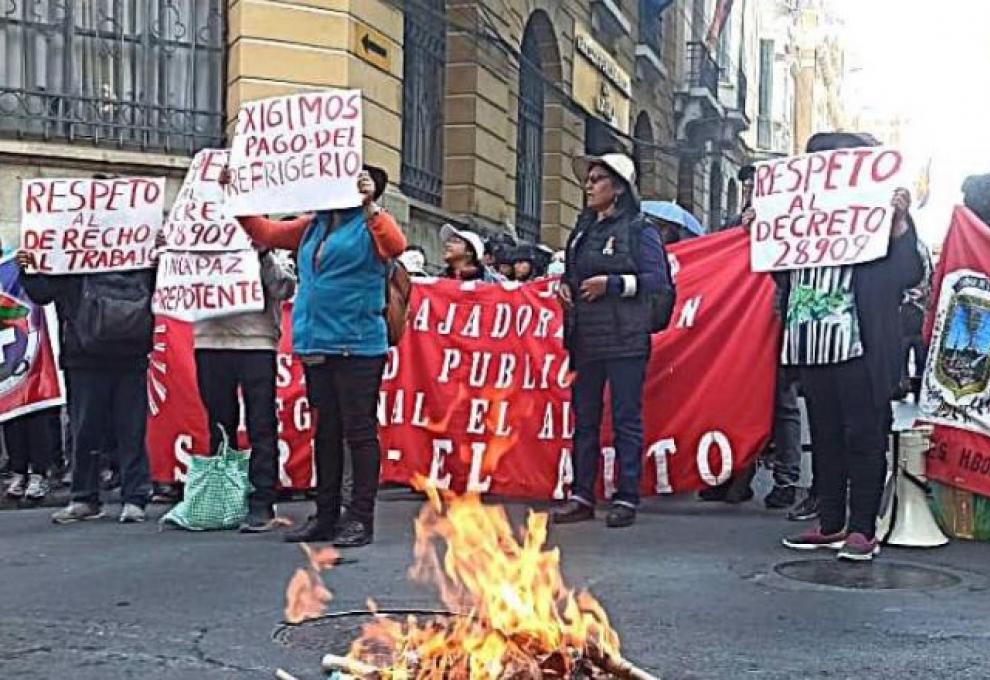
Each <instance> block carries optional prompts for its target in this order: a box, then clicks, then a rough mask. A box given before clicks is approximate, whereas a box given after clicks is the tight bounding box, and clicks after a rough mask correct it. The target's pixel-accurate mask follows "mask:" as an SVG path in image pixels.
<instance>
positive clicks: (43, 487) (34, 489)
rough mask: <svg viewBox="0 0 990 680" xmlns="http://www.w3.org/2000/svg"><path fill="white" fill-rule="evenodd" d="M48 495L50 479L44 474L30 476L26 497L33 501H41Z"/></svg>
mask: <svg viewBox="0 0 990 680" xmlns="http://www.w3.org/2000/svg"><path fill="white" fill-rule="evenodd" d="M47 495H48V480H47V479H45V477H44V475H31V476H30V477H29V478H28V485H27V491H25V492H24V497H25V498H27V499H29V500H32V501H40V500H41V499H43V498H44V497H45V496H47Z"/></svg>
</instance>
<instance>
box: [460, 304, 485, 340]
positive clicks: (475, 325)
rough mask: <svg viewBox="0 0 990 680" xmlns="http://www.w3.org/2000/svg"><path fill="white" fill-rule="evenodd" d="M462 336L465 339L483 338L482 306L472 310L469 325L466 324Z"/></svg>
mask: <svg viewBox="0 0 990 680" xmlns="http://www.w3.org/2000/svg"><path fill="white" fill-rule="evenodd" d="M461 335H462V336H464V337H465V338H480V337H481V306H480V305H475V306H474V308H472V309H471V315H470V316H469V317H468V320H467V323H465V324H464V328H462V329H461Z"/></svg>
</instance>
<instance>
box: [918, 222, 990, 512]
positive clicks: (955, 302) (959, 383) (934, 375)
mask: <svg viewBox="0 0 990 680" xmlns="http://www.w3.org/2000/svg"><path fill="white" fill-rule="evenodd" d="M932 290H933V291H935V294H934V295H933V296H932V304H931V307H930V309H929V315H928V319H927V322H926V325H925V333H926V335H927V337H929V338H931V342H932V345H931V351H930V353H929V361H928V366H927V367H926V370H925V378H924V384H923V391H922V402H921V408H922V414H923V417H925V418H927V419H928V420H930V421H932V422H933V423H935V428H934V431H933V433H932V448H931V450H930V452H929V456H928V461H927V473H928V476H929V477H930V478H931V479H934V480H937V481H940V482H944V483H946V484H949V485H951V486H955V487H959V488H961V489H965V490H967V491H971V492H973V493H977V494H980V495H983V496H990V436H988V435H990V362H988V361H987V358H986V357H987V354H988V353H990V227H988V226H987V225H986V224H984V223H983V221H982V220H980V218H979V217H977V216H976V214H975V213H973V212H972V211H970V210H969V209H967V208H964V207H957V208H956V209H955V211H954V212H953V215H952V224H951V225H950V227H949V232H948V234H947V235H946V238H945V243H944V245H943V247H942V256H941V258H940V260H939V263H938V267H937V269H936V271H935V278H934V281H933V284H932Z"/></svg>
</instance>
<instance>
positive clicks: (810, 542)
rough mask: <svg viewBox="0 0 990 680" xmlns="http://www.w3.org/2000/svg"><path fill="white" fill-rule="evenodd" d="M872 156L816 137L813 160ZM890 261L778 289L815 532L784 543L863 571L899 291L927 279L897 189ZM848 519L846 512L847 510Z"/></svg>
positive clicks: (835, 137)
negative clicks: (806, 435)
mask: <svg viewBox="0 0 990 680" xmlns="http://www.w3.org/2000/svg"><path fill="white" fill-rule="evenodd" d="M864 146H876V142H875V140H873V139H872V137H870V136H868V135H857V134H852V133H829V134H817V135H815V136H813V137H812V138H811V139H810V140H809V142H808V148H807V151H808V152H809V153H812V152H818V151H827V150H832V149H846V148H855V147H864ZM892 205H893V208H894V210H893V224H892V227H891V231H890V242H889V244H888V249H887V254H886V255H885V256H884V257H882V258H880V259H878V260H874V261H872V262H866V263H861V264H852V265H841V266H829V267H808V268H804V269H792V270H791V271H790V272H788V277H787V278H786V279H784V284H785V285H784V287H783V288H784V289H783V291H782V293H783V295H782V299H783V300H785V301H786V305H785V311H784V342H783V349H782V355H781V359H782V363H783V365H784V366H794V367H796V368H797V370H798V373H799V375H800V381H801V386H802V388H803V389H804V395H805V399H806V402H807V406H808V421H809V424H810V426H811V446H812V449H813V451H814V454H813V455H814V459H813V461H814V472H815V488H816V490H817V492H818V500H819V520H820V524H819V526H817V527H815V528H813V529H809V530H808V531H805V532H803V533H801V534H798V535H797V536H791V537H788V538H785V539H784V545H785V546H787V547H788V548H793V549H795V550H815V549H822V548H823V549H832V550H838V556H839V558H841V559H846V560H857V561H868V560H872V559H873V557H874V556H875V555H876V554H877V553H879V551H880V546H879V542H878V541H877V538H876V522H877V515H878V514H879V511H880V500H881V496H882V493H883V484H884V477H885V475H886V467H887V458H886V451H887V434H888V432H889V431H890V427H891V420H892V418H891V410H890V400H891V397H892V396H893V393H894V390H895V389H896V388H897V385H898V382H899V381H900V356H901V337H900V317H899V308H900V303H901V299H902V296H903V295H904V291H905V290H906V289H908V288H910V287H911V286H913V285H915V284H916V283H917V282H918V281H920V280H921V277H922V274H923V273H924V269H923V267H922V262H921V257H920V255H919V253H918V246H917V234H916V233H915V230H914V223H913V221H912V220H911V216H910V214H909V213H908V209H909V208H910V205H911V196H910V194H909V193H908V192H907V190H905V189H897V190H896V191H895V192H894V196H893V199H892ZM847 509H848V510H847Z"/></svg>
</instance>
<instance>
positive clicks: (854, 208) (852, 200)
mask: <svg viewBox="0 0 990 680" xmlns="http://www.w3.org/2000/svg"><path fill="white" fill-rule="evenodd" d="M903 169H904V159H903V156H902V155H901V153H900V152H899V151H896V150H894V149H888V148H884V147H862V148H856V149H836V150H834V151H822V152H818V153H812V154H805V155H803V156H795V157H793V158H784V159H780V160H774V161H768V162H766V163H759V164H757V166H756V176H755V178H754V187H753V209H754V210H755V211H756V220H755V221H754V222H753V225H752V229H751V231H750V246H751V247H750V256H751V266H752V269H753V271H757V272H767V271H781V270H786V269H807V268H810V267H827V266H833V265H848V264H856V263H859V262H869V261H871V260H876V259H879V258H881V257H884V256H885V255H886V254H887V247H888V246H889V244H890V229H891V220H892V218H893V212H894V209H893V207H892V206H891V199H892V198H893V193H894V190H895V189H896V188H898V187H899V186H902V185H903V182H904V181H905V179H904V176H905V173H904V172H903Z"/></svg>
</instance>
